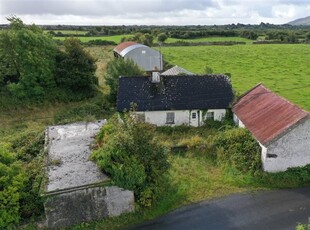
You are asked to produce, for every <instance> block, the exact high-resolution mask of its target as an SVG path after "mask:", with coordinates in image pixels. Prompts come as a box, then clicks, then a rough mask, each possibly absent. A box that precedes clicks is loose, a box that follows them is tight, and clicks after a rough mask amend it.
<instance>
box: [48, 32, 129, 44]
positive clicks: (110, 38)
mask: <svg viewBox="0 0 310 230" xmlns="http://www.w3.org/2000/svg"><path fill="white" fill-rule="evenodd" d="M131 36H132V35H130V34H124V35H113V36H99V37H77V38H78V39H80V40H81V42H88V41H91V40H96V39H99V40H106V41H112V42H115V43H120V42H121V39H122V38H123V37H131ZM54 39H56V40H61V41H63V40H65V39H66V37H54Z"/></svg>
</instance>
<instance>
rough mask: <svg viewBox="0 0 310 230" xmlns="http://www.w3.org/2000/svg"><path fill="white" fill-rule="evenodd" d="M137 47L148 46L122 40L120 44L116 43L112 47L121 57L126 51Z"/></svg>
mask: <svg viewBox="0 0 310 230" xmlns="http://www.w3.org/2000/svg"><path fill="white" fill-rule="evenodd" d="M139 47H148V46H146V45H142V44H139V43H136V42H131V41H129V42H122V43H121V44H119V45H117V46H116V47H115V48H114V52H116V53H118V54H119V55H121V56H122V57H124V56H125V55H126V54H127V53H129V52H130V51H132V50H133V49H136V48H139Z"/></svg>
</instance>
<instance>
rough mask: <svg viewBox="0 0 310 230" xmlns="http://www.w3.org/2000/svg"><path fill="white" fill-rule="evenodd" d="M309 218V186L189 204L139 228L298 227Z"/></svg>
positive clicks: (261, 229)
mask: <svg viewBox="0 0 310 230" xmlns="http://www.w3.org/2000/svg"><path fill="white" fill-rule="evenodd" d="M308 217H310V187H308V188H301V189H291V190H277V191H262V192H255V193H247V194H236V195H231V196H228V197H225V198H221V199H216V200H212V201H205V202H201V203H198V204H193V205H189V206H186V207H183V208H180V209H178V210H176V211H174V212H171V213H169V214H167V215H165V216H162V217H160V218H158V219H155V220H153V221H150V222H146V223H143V224H141V225H139V226H136V227H134V228H131V229H132V230H138V229H139V230H140V229H145V230H148V229H160V230H164V229H169V230H182V229H184V230H185V229H186V230H187V229H189V230H191V229H220V230H225V229H260V230H268V229H272V230H276V229H279V230H285V229H295V228H296V225H297V223H300V222H302V223H306V222H307V220H308Z"/></svg>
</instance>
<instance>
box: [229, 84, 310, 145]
mask: <svg viewBox="0 0 310 230" xmlns="http://www.w3.org/2000/svg"><path fill="white" fill-rule="evenodd" d="M233 112H234V113H235V114H236V115H237V116H238V118H239V119H240V120H241V121H242V122H243V124H244V125H245V127H246V128H247V129H249V130H250V132H251V133H252V134H253V135H254V136H255V138H256V139H257V140H258V141H259V142H260V143H262V144H264V145H266V144H268V143H270V142H271V141H272V140H274V139H275V138H276V137H278V136H279V135H281V134H282V133H284V132H285V131H286V130H287V129H288V128H290V127H292V126H293V125H295V124H296V123H297V122H299V121H300V120H302V119H303V118H305V117H307V116H308V115H309V113H308V112H306V111H304V110H302V109H301V108H299V107H298V106H296V105H294V104H292V103H291V102H289V101H287V100H285V99H284V98H282V97H280V96H278V95H276V94H275V93H273V92H271V91H270V90H269V89H267V88H266V87H265V86H264V85H262V84H259V85H257V86H255V87H254V88H253V89H251V90H250V91H249V92H247V93H246V94H245V95H243V96H242V97H241V98H240V100H239V101H238V102H237V103H236V104H235V105H234V106H233Z"/></svg>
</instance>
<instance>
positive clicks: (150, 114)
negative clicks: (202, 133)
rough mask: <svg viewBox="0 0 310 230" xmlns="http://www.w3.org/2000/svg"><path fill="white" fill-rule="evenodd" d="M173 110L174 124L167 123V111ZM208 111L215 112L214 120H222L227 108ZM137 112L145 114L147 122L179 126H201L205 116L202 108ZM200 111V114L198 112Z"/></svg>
mask: <svg viewBox="0 0 310 230" xmlns="http://www.w3.org/2000/svg"><path fill="white" fill-rule="evenodd" d="M168 112H169V113H170V112H173V113H174V114H175V116H174V118H175V119H174V124H167V123H166V120H167V113H168ZM208 112H214V120H218V121H221V120H222V119H223V118H224V116H225V113H226V110H225V109H213V110H211V109H210V110H208ZM136 113H137V114H144V115H145V122H147V123H150V124H154V125H158V126H164V125H170V126H177V125H191V126H195V127H197V126H200V125H202V124H203V120H204V118H203V117H202V116H203V112H202V111H201V110H169V111H145V112H136ZM192 113H196V118H195V119H193V118H192ZM198 113H199V114H198Z"/></svg>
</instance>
